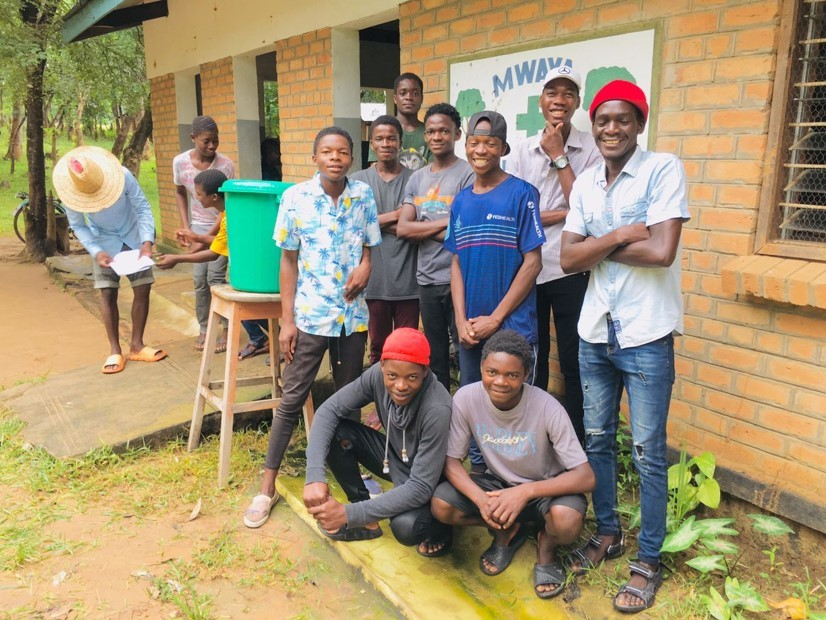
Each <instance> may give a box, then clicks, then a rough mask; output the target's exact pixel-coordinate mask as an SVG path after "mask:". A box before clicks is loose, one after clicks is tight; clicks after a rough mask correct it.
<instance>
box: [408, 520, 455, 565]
mask: <svg viewBox="0 0 826 620" xmlns="http://www.w3.org/2000/svg"><path fill="white" fill-rule="evenodd" d="M422 545H425V547H426V546H427V545H442V546H441V547H439V548H438V549H436V551H422ZM451 549H453V528H452V527H451V528H450V530H449V531H448V533H447V534H445V535H443V536H440V537H438V538H436V539H435V540H434V539H433V538H430V537H427V538H426V539H425V540H423V541H422V542H420V543H419V544H418V545H416V553H418V554H419V555H420V556H422V557H423V558H440V557H442V556H443V555H447V554H448V553H450V550H451Z"/></svg>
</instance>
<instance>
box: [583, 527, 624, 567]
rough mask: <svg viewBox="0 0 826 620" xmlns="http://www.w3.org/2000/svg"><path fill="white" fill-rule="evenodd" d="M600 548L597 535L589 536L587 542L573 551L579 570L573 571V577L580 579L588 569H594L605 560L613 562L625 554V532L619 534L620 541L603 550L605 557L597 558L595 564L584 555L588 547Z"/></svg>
mask: <svg viewBox="0 0 826 620" xmlns="http://www.w3.org/2000/svg"><path fill="white" fill-rule="evenodd" d="M600 546H602V538H600V536H598V535H594V536H591V538H589V539H588V542H587V543H585V544H584V545H583V546H582V547H580V548H579V549H574V551H573V556H574V557H575V558H576V559H577V560H579V564H580V565H579V568H578V569H577V570H575V571H573V573H574V575H576V576H577V577H581V576H582V575H584V574H585V573H586V572H588V571H589V570H590V569H592V568H594V567H595V566H596V565H597V564H600V563H601V562H604V561H605V560H614V559H616V558H618V557H619V556H621V555H622V554H623V553H625V532H623V533H622V534H620V539H619V540H618V541H617V542H613V543H611V544H610V545H608V547H606V549H605V555H603V556H602V557H601V558H599V559H598V560H597V561H596V562H594V561H593V560H592V559H591V558H589V557H588V556H587V555H585V551H586V550H587V549H588V547H594V548H596V549H599V548H600Z"/></svg>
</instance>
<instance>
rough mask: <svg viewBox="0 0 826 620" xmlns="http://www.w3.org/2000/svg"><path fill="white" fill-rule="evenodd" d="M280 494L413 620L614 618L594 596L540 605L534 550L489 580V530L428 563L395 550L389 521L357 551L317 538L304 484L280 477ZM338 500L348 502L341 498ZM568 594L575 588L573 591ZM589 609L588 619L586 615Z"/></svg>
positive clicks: (461, 538)
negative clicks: (483, 561)
mask: <svg viewBox="0 0 826 620" xmlns="http://www.w3.org/2000/svg"><path fill="white" fill-rule="evenodd" d="M276 485H277V488H278V492H279V493H281V495H282V496H283V497H284V499H285V500H286V501H287V503H289V505H290V507H291V508H292V509H293V510H295V512H296V513H297V514H298V515H299V516H301V518H302V519H303V520H304V521H305V522H306V523H307V525H308V526H309V527H310V528H312V530H313V531H314V532H316V534H317V535H318V536H320V537H321V538H323V539H324V540H326V541H328V542H329V543H330V544H331V545H332V546H333V547H334V548H335V550H336V551H337V552H338V553H339V554H340V555H341V556H342V558H344V560H345V561H346V562H347V563H349V564H351V565H352V566H355V567H356V568H358V569H359V570H360V571H361V572H362V573H363V575H364V577H365V578H366V579H367V580H368V581H369V582H370V583H372V584H373V586H374V587H376V589H378V590H379V591H380V592H381V593H382V594H384V595H385V596H386V597H387V598H388V599H389V600H390V601H391V602H392V603H393V604H394V605H395V606H396V607H397V608H398V609H399V610H400V611H401V612H402V613H403V614H404V615H405V616H406V617H407V618H423V619H425V618H426V619H428V620H429V619H431V618H450V619H451V620H460V619H464V618H467V619H468V620H470V619H479V618H491V619H493V618H496V619H499V618H545V619H547V620H561V619H568V618H582V617H587V618H615V617H617V614H616V613H615V612H613V610H612V608H611V599H610V598H607V597H606V598H603V597H599V596H595V594H596V593H594V592H587V593H583V596H582V597H581V598H579V599H577V600H576V601H575V602H573V603H572V604H568V603H566V602H565V601H564V600H563V598H562V596H559V597H557V598H555V599H553V600H540V599H539V598H538V597H537V596H536V595H535V594H534V592H533V565H534V563H535V562H536V546H535V544H534V543H533V542H532V541H528V542H527V543H526V544H525V545H524V546H523V547H522V548H521V549H520V550H519V551H518V552H517V554H516V556H515V557H514V560H513V562H512V564H511V565H510V566H509V567H508V569H507V571H506V572H505V573H503V574H501V575H497V576H496V577H488V576H486V575H484V574H483V573H482V572H481V571H480V570H479V556H480V554H481V553H482V552H483V551H484V550H485V549H486V548H487V547H488V546H489V545H490V542H491V538H490V535H489V534H488V532H487V530H486V529H485V528H481V527H465V528H456V534H455V536H456V538H455V540H454V545H453V551H451V553H449V554H447V555H446V556H444V557H441V558H434V559H428V558H424V557H422V556H420V555H419V554H418V553H416V549H415V548H414V547H404V546H402V545H400V544H398V543H397V542H396V540H395V539H394V538H393V535H392V533H391V531H390V525H389V523H388V522H387V521H383V522H382V523H381V526H382V529H383V530H384V536H382V537H381V538H378V539H376V540H370V541H362V542H355V543H345V542H335V541H332V540H330V539H329V538H327V537H326V536H324V535H323V534H321V532H319V531H318V528H317V526H316V523H315V521H314V520H313V518H312V517H311V516H310V514H309V513H308V512H307V510H306V508H305V507H304V504H303V501H302V492H303V491H302V490H303V487H304V479H303V477H298V478H291V477H287V476H279V477H278V478H277V480H276ZM331 489H332V490H333V493H334V495H336V496H337V498H338V499H339V500H342V501H343V496H342V495H341V493H340V491H339V492H336V491H335V489H336V487H335V485H331ZM569 587H570V586H569ZM585 609H587V612H586V613H583V611H584V610H585Z"/></svg>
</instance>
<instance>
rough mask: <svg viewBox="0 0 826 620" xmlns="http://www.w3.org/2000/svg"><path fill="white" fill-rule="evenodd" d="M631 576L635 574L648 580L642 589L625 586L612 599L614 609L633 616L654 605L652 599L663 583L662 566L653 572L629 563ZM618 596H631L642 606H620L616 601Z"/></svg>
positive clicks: (639, 565)
mask: <svg viewBox="0 0 826 620" xmlns="http://www.w3.org/2000/svg"><path fill="white" fill-rule="evenodd" d="M630 567H631V574H632V575H633V574H634V573H637V574H638V575H642V576H643V577H645V578H646V579H647V580H648V583H646V584H645V587H644V588H637V587H634V586H632V585H629V584H627V583H626V584H625V585H624V586H622V587H621V588H620V589H619V592H617V595H616V596H615V597H614V609H616V610H617V611H621V612H623V613H630V614H635V613H638V612H640V611H643V610H645V609H648V608H649V607H651V605H653V604H654V599H655V598H656V596H657V590H659V589H660V586H661V585H662V583H663V565H662V564H660V565H659V566H658V567H657V570H655V571H653V570H651V569H648V568H646V567H645V566H643V565H642V564H639V563H637V562H631V566H630ZM620 594H631V595H633V596H636V597H637V598H640V599H642V601H643V604H642V605H620V604H619V603H617V599H618V598H619V596H620Z"/></svg>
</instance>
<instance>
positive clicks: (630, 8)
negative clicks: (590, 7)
mask: <svg viewBox="0 0 826 620" xmlns="http://www.w3.org/2000/svg"><path fill="white" fill-rule="evenodd" d="M639 15H640V6H639V2H624V3H622V4H612V5H610V6H606V7H603V8H601V9H599V10H598V11H597V23H598V24H599V25H600V26H609V25H611V24H616V23H622V24H625V23H628V22H630V21H634V20H636V19H638V18H639Z"/></svg>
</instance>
